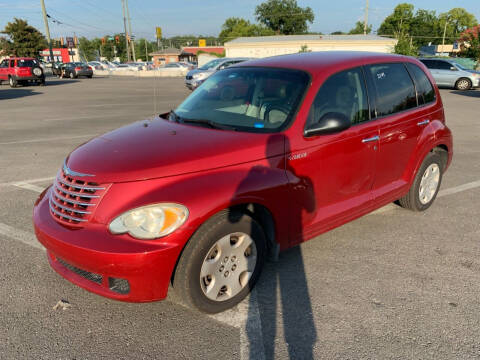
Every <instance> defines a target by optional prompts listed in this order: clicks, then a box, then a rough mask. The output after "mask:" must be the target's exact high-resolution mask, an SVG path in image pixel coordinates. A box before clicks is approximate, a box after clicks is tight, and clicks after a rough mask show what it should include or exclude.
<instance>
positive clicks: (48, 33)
mask: <svg viewBox="0 0 480 360" xmlns="http://www.w3.org/2000/svg"><path fill="white" fill-rule="evenodd" d="M40 3H41V4H42V15H43V21H44V22H45V32H46V34H47V41H48V48H49V50H50V61H51V62H52V63H53V62H54V59H53V50H52V40H51V39H50V29H49V28H48V19H47V10H45V2H44V1H43V0H40Z"/></svg>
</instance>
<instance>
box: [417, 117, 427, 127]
mask: <svg viewBox="0 0 480 360" xmlns="http://www.w3.org/2000/svg"><path fill="white" fill-rule="evenodd" d="M429 123H430V120H428V119H427V120H423V121H420V122H418V123H417V125H418V126H423V125H427V124H429Z"/></svg>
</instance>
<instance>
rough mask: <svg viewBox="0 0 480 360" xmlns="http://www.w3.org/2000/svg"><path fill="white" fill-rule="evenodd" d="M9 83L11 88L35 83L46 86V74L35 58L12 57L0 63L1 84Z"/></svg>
mask: <svg viewBox="0 0 480 360" xmlns="http://www.w3.org/2000/svg"><path fill="white" fill-rule="evenodd" d="M2 81H8V83H9V84H10V87H12V88H13V87H16V86H17V85H18V84H20V85H28V84H29V83H35V84H38V85H45V73H44V71H43V69H42V67H41V66H40V62H39V61H38V60H37V59H34V58H28V57H11V58H7V59H4V60H2V62H1V63H0V83H2Z"/></svg>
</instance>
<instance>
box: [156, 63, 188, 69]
mask: <svg viewBox="0 0 480 360" xmlns="http://www.w3.org/2000/svg"><path fill="white" fill-rule="evenodd" d="M161 69H177V70H178V69H182V70H185V69H188V65H187V64H185V63H181V62H171V63H168V64H165V65H163V66H162V67H161Z"/></svg>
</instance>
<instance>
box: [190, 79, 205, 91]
mask: <svg viewBox="0 0 480 360" xmlns="http://www.w3.org/2000/svg"><path fill="white" fill-rule="evenodd" d="M203 81H204V80H195V79H191V80H185V86H186V87H187V88H189V89H190V90H195V89H196V88H197V87H199V86H200V85H201V84H202V83H203Z"/></svg>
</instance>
